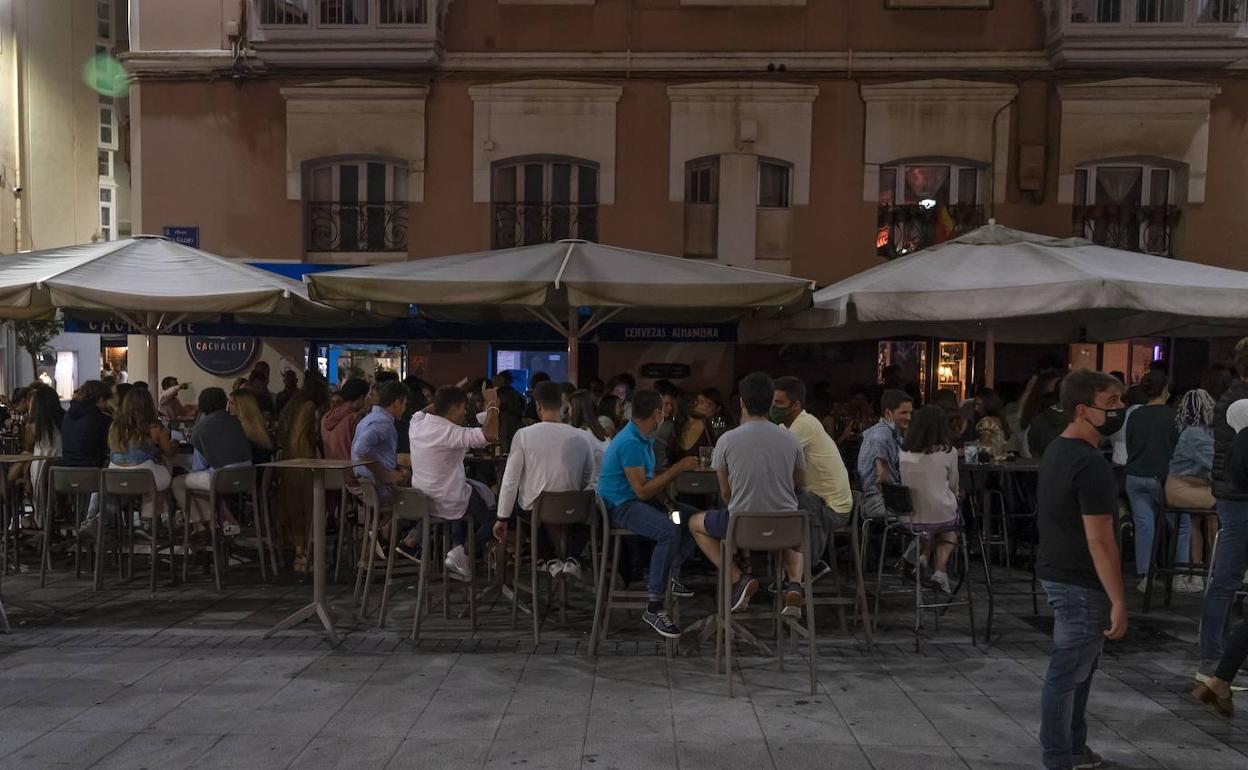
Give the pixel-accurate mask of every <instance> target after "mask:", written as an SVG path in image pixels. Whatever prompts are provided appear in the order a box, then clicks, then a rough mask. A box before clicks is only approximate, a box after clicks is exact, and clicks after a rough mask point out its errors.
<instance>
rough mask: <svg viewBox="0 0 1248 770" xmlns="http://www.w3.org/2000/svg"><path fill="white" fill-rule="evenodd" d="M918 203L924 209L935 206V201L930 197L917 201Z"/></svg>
mask: <svg viewBox="0 0 1248 770" xmlns="http://www.w3.org/2000/svg"><path fill="white" fill-rule="evenodd" d="M919 205H920V206H921V207H923V208H925V209H934V208H936V201H935V200H933V199H931V198H924V199H923V200H921V201H919Z"/></svg>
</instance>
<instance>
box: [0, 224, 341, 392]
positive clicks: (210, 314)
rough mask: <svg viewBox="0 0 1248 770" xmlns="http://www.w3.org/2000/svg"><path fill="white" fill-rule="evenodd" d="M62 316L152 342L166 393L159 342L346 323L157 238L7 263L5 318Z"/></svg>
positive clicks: (302, 291)
mask: <svg viewBox="0 0 1248 770" xmlns="http://www.w3.org/2000/svg"><path fill="white" fill-rule="evenodd" d="M57 310H68V311H73V312H74V313H75V314H76V315H80V316H86V317H104V318H119V319H121V320H123V321H125V322H127V323H129V324H130V325H131V326H133V327H134V328H135V329H137V330H138V331H139V332H140V333H141V334H143V335H144V336H145V337H147V351H148V361H147V371H148V386H149V387H150V388H151V389H152V390H153V392H154V393H155V392H157V390H158V388H159V385H160V383H159V379H158V378H159V375H158V367H157V364H158V359H157V345H156V337H157V335H159V334H162V333H166V332H168V330H169V329H170V328H172V327H173V326H174V325H176V324H179V323H183V322H186V321H211V320H216V319H218V318H220V317H221V316H222V315H225V314H232V315H235V316H238V317H240V320H243V321H245V322H246V321H248V320H251V321H260V322H263V323H269V324H274V323H276V324H279V325H280V324H283V323H297V324H320V323H332V322H341V321H342V320H343V318H344V316H345V315H346V314H344V313H343V312H341V311H338V310H336V309H334V308H329V307H326V306H324V305H321V304H319V303H316V302H314V301H312V300H310V299H309V298H308V296H307V290H306V288H305V287H304V286H303V285H302V284H300V283H298V282H297V281H292V280H290V279H289V278H284V277H282V276H279V275H275V274H273V273H270V272H267V271H265V270H260V269H258V268H254V267H251V266H249V265H246V264H244V263H242V262H238V261H235V260H232V259H227V258H225V257H220V256H217V255H215V254H209V253H208V252H205V251H200V250H199V249H192V248H190V247H187V246H183V245H181V244H178V243H175V242H174V241H171V240H168V239H166V238H161V237H158V236H143V235H140V236H136V237H134V238H126V239H123V240H118V241H105V242H101V243H93V244H87V245H82V246H66V247H63V248H56V249H44V250H42V251H30V252H25V253H20V254H6V255H2V256H0V318H9V319H18V320H21V319H32V318H51V317H52V316H53V315H54V314H55V313H56V311H57Z"/></svg>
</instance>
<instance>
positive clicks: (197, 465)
mask: <svg viewBox="0 0 1248 770" xmlns="http://www.w3.org/2000/svg"><path fill="white" fill-rule="evenodd" d="M228 404H229V399H228V398H227V397H226V395H225V391H224V390H222V389H221V388H204V389H203V390H202V391H200V393H199V421H198V422H196V423H195V428H194V430H192V431H191V446H192V447H194V448H195V454H194V456H193V457H192V459H191V472H190V473H187V474H185V475H182V476H178V477H176V478H174V480H173V482H172V484H171V487H172V488H173V496H174V498H175V499H176V500H177V501H178V506H179V507H181V508H182V511H183V513H185V514H186V515H187V516H188V517H189V518H190V520H191V530H192V537H195V538H196V539H198V540H202V539H203V538H204V536H205V535H206V534H208V526H209V524H210V523H211V521H210V520H211V516H210V513H211V512H210V511H209V510H208V501H207V500H204V499H202V496H201V497H197V498H195V501H194V504H193V505H188V504H187V498H188V497H189V495H187V493H186V491H187V490H188V489H193V490H196V491H199V492H207V491H208V490H209V489H210V488H211V483H212V471H214V470H219V469H221V468H239V467H244V468H245V467H249V466H250V465H251V442H249V441H248V440H247V433H246V432H245V431H244V430H243V424H242V423H241V422H239V421H238V418H237V417H235V416H234V415H232V414H230V413H229V412H228V411H226V406H227V405H228ZM221 514H222V518H223V519H224V525H223V526H222V529H223V530H224V532H225V534H227V535H237V534H238V533H239V528H238V520H237V519H235V518H234V514H233V513H231V512H230V509H229V508H228V507H223V510H222V511H221Z"/></svg>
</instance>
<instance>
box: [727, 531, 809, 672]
mask: <svg viewBox="0 0 1248 770" xmlns="http://www.w3.org/2000/svg"><path fill="white" fill-rule="evenodd" d="M809 519H810V516H809V514H807V513H806V512H805V511H785V512H782V513H764V512H745V511H740V512H736V513H733V514H732V515H731V516H730V517H729V518H728V533H727V535H726V536H725V537H724V539H723V540H722V541H721V542H720V546H719V547H720V551H719V558H720V565H721V566H720V569H719V576H718V577H719V579H718V591H717V592H716V598H717V601H718V606H719V614H718V628H717V629H716V632H715V670H716V671H717V672H718V671H719V670H720V654H721V650H722V653H723V660H724V663H725V665H724V671H725V672H726V673H727V675H728V697H733V675H732V643H733V633H734V629H733V624H734V623H736V622H739V621H741V620H745V619H747V618H751V617H753V618H757V617H762V616H760V615H759V614H758V613H751V614H750V615H746V614H744V613H738V614H737V616H736V618H735V619H734V617H733V613H732V608H731V601H732V586H731V585H730V581H731V575H732V570H731V569H730V568H729V565H731V564H732V559H733V555H734V554H736V553H737V551H738V550H746V551H762V552H765V553H767V554H769V555H770V556H771V559H770V561H771V563H772V564H773V566H774V567H775V577H776V578H780V577H781V576H782V574H783V572H784V566H783V565H784V561H783V559H782V558H779V557H781V556H782V555H783V553H784V551H786V550H788V549H790V548H796V549H798V550H799V551H801V553H803V554H810V521H809ZM802 563H803V565H804V566H803V573H804V574H803V580H802V585H803V586H805V587H806V590H805V591H804V592H803V593H804V597H805V604H806V607H805V615H806V622H805V627H802V625H801V624H800V623H799V622H798V621H796V620H794V619H792V618H789V617H785V616H784V615H781V614H780V609H781V607H780V602H781V596H782V594H781V593H777V594H776V597H775V601H774V602H773V604H772V612H771V613H770V614H771V616H772V619H773V622H774V623H775V630H776V662H777V663H778V664H779V667H780V670H781V671H783V670H784V643H783V640H784V636H783V631H784V629H785V628H788V629H789V631H790V637H791V638H792V639H793V640H794V641H796V638H797V637H798V636H799V635H800V636H804V637H806V641H807V644H808V645H809V652H808V654H809V660H808V663H809V668H810V694H811V695H814V694H815V693H816V692H817V690H818V680H817V676H816V674H815V604H814V596H813V591H812V590H811V589H812V585H811V580H810V559H809V558H804V559H802ZM769 579H770V576H769Z"/></svg>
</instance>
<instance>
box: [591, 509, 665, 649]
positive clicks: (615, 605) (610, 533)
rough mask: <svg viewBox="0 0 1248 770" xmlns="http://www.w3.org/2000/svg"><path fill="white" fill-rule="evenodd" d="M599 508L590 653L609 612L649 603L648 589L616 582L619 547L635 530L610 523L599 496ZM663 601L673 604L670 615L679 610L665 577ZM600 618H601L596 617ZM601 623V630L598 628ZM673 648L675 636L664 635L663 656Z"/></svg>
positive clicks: (604, 629) (603, 636) (605, 630)
mask: <svg viewBox="0 0 1248 770" xmlns="http://www.w3.org/2000/svg"><path fill="white" fill-rule="evenodd" d="M598 510H599V515H600V518H601V520H602V553H603V568H602V569H601V570H600V571H599V572H598V592H597V593H598V598H597V600H596V601H595V608H594V627H595V628H594V630H593V631H591V632H590V637H589V654H590V655H591V656H596V655H597V654H598V646H599V645H600V644H601V643H602V641H603V640H605V639H606V638H607V634H608V632H609V631H610V629H611V613H612V612H617V611H619V610H642V611H643V612H644V611H645V610H646V608H647V607H648V606H649V603H650V592H649V591H646V590H642V591H631V590H629V588H628V586H627V585H623V586H621V587H619V588H617V587H616V585H615V577H616V575H617V574H618V573H619V571H620V549H621V546H622V545H623V542H624V538H626V537H637V534H636V533H634V532H631V531H629V530H627V529H624V528H622V527H612V526H611V520H610V518H609V516H608V514H607V507H606V504H605V503H604V502H603V501H602V498H598ZM663 603H664V605H665V606H667V607H671V608H672V612H673V619H675V618H676V617H677V615H676V613H678V612H679V610H678V608H677V607H676V606H675V604H676V603H675V601H674V600H673V597H672V581H671V580H668V581H667V586H666V588H665V590H664V597H663ZM599 619H601V620H599ZM600 623H601V626H600V625H599V624H600ZM599 627H601V632H599V631H598V628H599ZM675 649H676V640H675V639H667V640H665V644H664V651H665V654H666V656H667V657H668V658H669V659H670V658H671V657H672V654H673V652H674V651H675Z"/></svg>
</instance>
